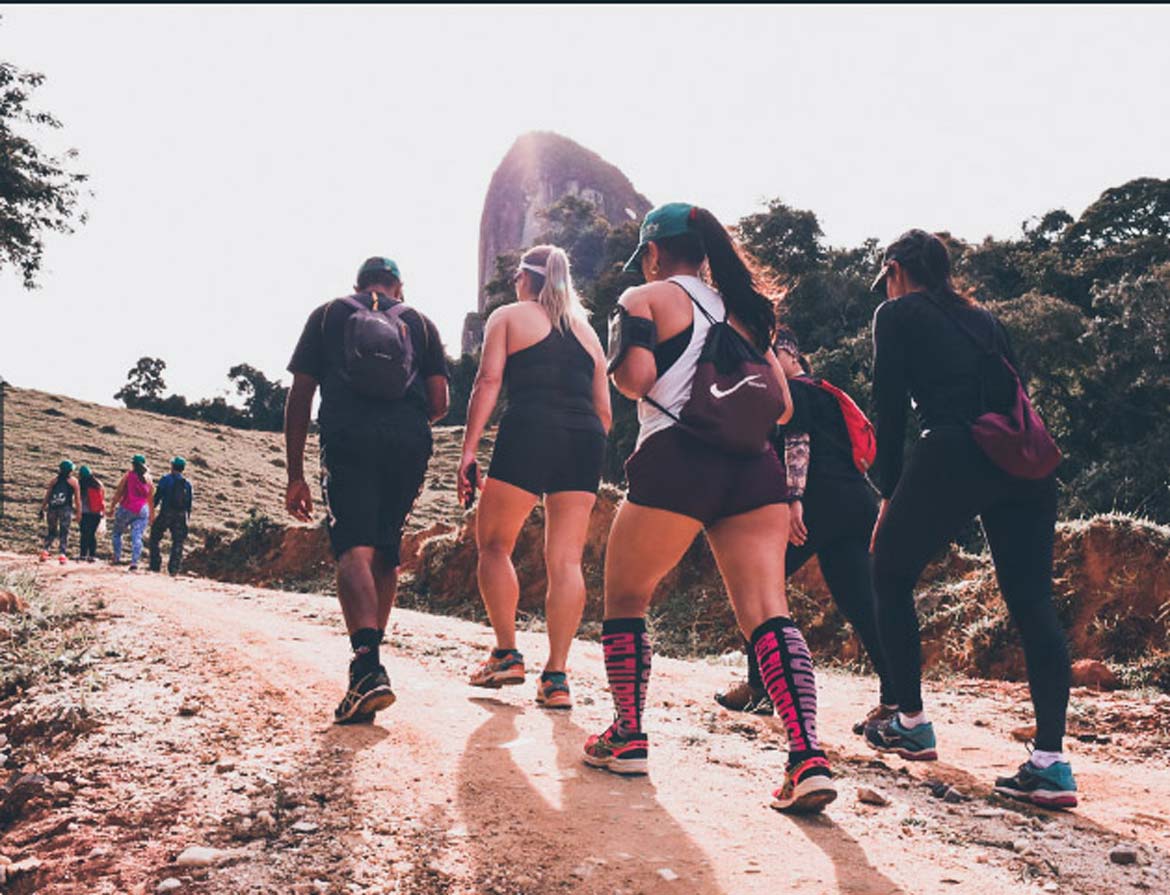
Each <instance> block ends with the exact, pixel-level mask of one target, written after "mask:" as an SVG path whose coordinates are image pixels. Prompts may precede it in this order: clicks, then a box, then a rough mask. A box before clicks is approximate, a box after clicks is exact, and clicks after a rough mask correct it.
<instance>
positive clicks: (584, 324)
mask: <svg viewBox="0 0 1170 895" xmlns="http://www.w3.org/2000/svg"><path fill="white" fill-rule="evenodd" d="M512 281H513V283H514V284H515V287H516V303H515V304H512V305H506V306H505V307H502V308H498V309H496V310H495V311H494V312H493V313H492V315H491V317H489V318H488V322H487V328H486V329H485V331H484V343H483V355H482V357H481V359H480V362H479V372H478V373H477V374H476V377H475V386H474V388H473V389H472V392H471V402H470V404H469V405H468V409H467V427H466V429H465V430H464V434H463V457H462V460H461V461H460V464H459V497H460V499H461V500H462V501H463V502H465V503H467V502H469V498H470V497H471V496H472V492H473V489H474V487H475V486H476V485H478V478H477V477H478V472H477V468H478V467H476V465H475V453H476V450H477V448H478V447H479V440H480V438H481V436H482V435H483V430H484V427H485V426H486V425H487V422H488V418H489V417H490V416H491V413H492V410H493V409H494V408H495V406H496V399H497V398H498V397H499V394H500V387H501V385H503V386H506V388H507V395H508V407H507V410H506V411H505V412H504V417H503V419H502V420H501V421H500V428H499V432H498V434H497V435H496V444H495V450H494V451H493V452H492V462H491V467H490V468H489V470H488V478H487V482H486V484H485V485H484V488H483V498H482V500H481V501H480V507H479V514H478V516H477V517H476V526H475V541H476V547H477V549H478V551H479V562H478V566H477V576H478V579H479V591H480V594H481V595H482V596H483V601H484V605H485V606H486V607H487V611H488V617H489V618H490V619H491V622H492V627H493V628H494V629H495V633H496V648H495V649H494V650H492V653H491V655H490V656H489V657H488V658H487V661H485V662H484V663H483V665H482V666H481V667H480V668H479V669H478V670H477V671H476V672H475V673H474V674H473V675H472V676H471V684H473V685H474V686H477V687H490V688H497V687H500V686H503V685H506V684H522V683H524V657H523V656H522V655H521V654H520V651H519V650H518V649H516V607H517V604H518V603H519V600H520V586H519V582H518V581H517V580H516V569H515V567H514V566H513V565H512V551H513V550H514V549H515V547H516V538H517V537H518V536H519V535H520V529H521V528H522V527H523V525H524V521H525V520H526V519H527V518H528V515H529V513H531V512H532V508H533V507H534V506H535V505H536V502H537V501H538V500H540V499H541V498H542V497H543V498H544V511H545V522H544V525H545V531H544V560H545V569H546V570H547V575H548V591H547V595H546V597H545V617H546V620H547V624H548V640H549V654H548V661H547V662H546V663H545V666H544V671H543V672H542V673H541V675H540V680H539V681H538V682H537V688H536V702H537V704H539V705H542V706H544V707H546V708H570V707H571V706H572V698H571V697H570V695H569V683H568V678H567V672H566V663H567V662H568V657H569V647H570V646H571V645H572V643H573V637H574V636H575V635H576V633H577V627H578V625H580V623H581V613H582V612H583V611H584V609H585V576H584V575H583V573H582V571H581V555H582V553H583V552H584V550H585V536H586V534H587V533H588V529H589V515H590V513H591V512H592V510H593V504H594V502H595V501H596V499H597V487H598V485H599V484H600V482H601V466H602V463H603V462H604V460H605V436H606V433H607V432H608V431H609V426H610V423H611V421H612V414H611V411H610V406H609V382H608V380H607V379H606V375H605V352H604V351H603V350H602V348H601V341H600V340H599V339H598V338H597V334H596V333H595V332H594V331H593V327H591V326H590V325H589V319H588V317H587V316H586V315H585V312H584V310H583V309H582V308H581V304H580V301H579V300H578V298H577V294H576V292H575V291H574V290H573V281H572V278H571V276H570V272H569V258H568V256H567V255H566V254H565V252H564V250H563V249H559V248H557V247H556V246H549V245H543V246H536V247H534V248H531V249H529V250H528V251H527V252H525V253H524V255H523V256H522V257H521V259H520V266H519V267H518V268H517V270H516V273H515V274H514V276H513V278H512ZM473 479H474V481H473Z"/></svg>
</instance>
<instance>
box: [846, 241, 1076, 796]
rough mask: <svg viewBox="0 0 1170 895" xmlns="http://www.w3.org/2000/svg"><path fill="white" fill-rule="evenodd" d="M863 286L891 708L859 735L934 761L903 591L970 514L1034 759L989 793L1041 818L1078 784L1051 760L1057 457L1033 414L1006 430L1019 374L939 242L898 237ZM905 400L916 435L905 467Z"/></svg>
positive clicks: (1057, 702) (1061, 708)
mask: <svg viewBox="0 0 1170 895" xmlns="http://www.w3.org/2000/svg"><path fill="white" fill-rule="evenodd" d="M874 289H875V291H882V292H883V293H884V295H885V296H886V301H884V302H883V303H882V304H881V305H880V306H879V307H878V309H877V312H876V313H875V314H874V318H873V335H874V367H873V375H874V382H873V389H874V402H875V405H876V407H877V433H878V445H877V463H876V465H875V467H874V471H875V472H876V474H877V483H878V486H879V488H880V489H881V494H882V501H881V507H880V510H879V513H878V520H877V524H876V526H875V528H874V532H873V551H874V556H873V568H874V588H875V590H876V592H877V600H878V605H877V615H878V623H879V626H880V632H881V640H882V647H883V650H884V652H885V655H886V658H887V661H888V662H889V666H890V673H891V677H892V679H893V683H894V690H895V693H894V695H895V697H896V699H897V702H898V705H899V711H898V713H897V715H896V716H895V717H893V718H889V719H887V720H884V721H881V722H878V723H877V724H876V725H873V726H871V727H869V728H868V729H867V731H866V738H867V739H868V740H869V742H870V744H871V745H872V746H874V747H875V748H877V749H879V750H881V751H883V752H894V753H896V754H898V755H900V756H902V757H903V758H907V759H911V760H932V759H935V758H937V755H938V753H937V751H936V747H935V736H934V728H933V726H932V725H931V723H930V722H929V721H928V720H927V717H926V713H925V711H924V709H923V704H922V685H921V666H922V647H921V641H920V637H919V631H918V617H917V615H916V613H915V609H914V588H915V585H916V584H917V582H918V578H919V576H920V575H921V574H922V570H923V568H924V567H925V566H926V563H927V561H928V560H929V559H930V558H931V557H932V556H934V555H935V554H937V553H938V552H939V551H940V550H941V549H942V548H943V547H945V546H946V545H947V543H948V542H950V541H951V540H952V539H953V538H954V537H955V536H956V535H958V534H959V532H960V531H961V530H962V529H963V528H964V526H966V525H968V524H969V523H970V522H971V520H972V519H973V518H974V517H975V516H978V517H979V518H980V520H981V521H982V523H983V531H984V534H985V535H986V536H987V545H988V547H990V548H991V558H992V561H993V563H994V564H995V573H996V578H997V580H998V581H999V588H1000V592H1001V593H1002V594H1003V599H1004V602H1005V603H1006V604H1007V607H1008V611H1009V612H1010V613H1011V616H1012V619H1013V620H1014V621H1015V623H1016V627H1017V628H1018V629H1019V632H1020V638H1021V640H1022V641H1023V646H1024V656H1025V658H1026V660H1027V666H1028V683H1029V686H1030V688H1031V694H1032V704H1033V706H1034V708H1035V711H1036V743H1035V745H1036V748H1035V751H1033V752H1032V754H1031V757H1030V758H1029V760H1028V761H1027V762H1025V763H1024V764H1023V765H1021V767H1020V769H1019V771H1018V772H1017V773H1016V774H1015V775H1014V776H1012V777H1001V778H999V779H998V780H997V782H996V787H995V788H996V790H997V791H998V792H1000V793H1002V794H1004V795H1007V796H1011V797H1014V798H1019V799H1023V800H1026V801H1030V802H1034V803H1035V804H1037V805H1043V806H1045V807H1049V808H1070V807H1073V806H1075V805H1076V803H1077V794H1076V789H1077V787H1076V782H1075V781H1074V779H1073V774H1072V768H1071V767H1070V765H1069V763H1068V761H1067V760H1066V759H1065V756H1064V754H1063V752H1062V751H1061V749H1062V744H1063V743H1062V741H1063V738H1064V733H1065V714H1066V710H1067V707H1068V692H1069V676H1070V671H1069V655H1068V646H1067V644H1066V642H1065V636H1064V631H1063V629H1062V627H1061V623H1060V618H1059V616H1058V615H1057V613H1056V609H1055V607H1054V606H1053V603H1052V551H1053V539H1054V529H1055V525H1056V479H1055V478H1054V476H1053V475H1052V470H1053V469H1054V468H1055V464H1056V462H1058V460H1059V454H1058V453H1054V450H1055V448H1054V446H1052V445H1051V443H1050V440H1048V437H1047V433H1046V432H1045V431H1044V427H1043V424H1042V423H1041V422H1040V421H1039V418H1038V417H1036V418H1034V419H1032V420H1030V422H1029V426H1028V427H1027V428H1026V429H1025V428H1023V427H1022V426H1016V425H1014V424H1013V425H1008V424H1007V423H1008V421H1009V420H1010V419H1011V417H1010V414H1013V413H1018V412H1023V411H1024V410H1025V409H1030V405H1028V402H1027V398H1026V395H1025V393H1024V392H1023V389H1022V386H1021V384H1020V380H1019V378H1018V376H1017V373H1016V371H1017V370H1019V364H1018V363H1017V362H1016V358H1015V355H1014V354H1013V353H1012V349H1011V345H1010V343H1009V341H1008V336H1007V332H1006V331H1005V330H1004V328H1003V326H1002V325H1001V324H1000V323H999V321H998V320H996V318H995V317H994V316H992V315H991V314H990V313H989V312H988V311H987V310H986V309H984V308H981V307H980V306H979V305H978V304H977V303H976V301H975V300H974V299H973V298H971V297H970V296H969V295H967V294H965V293H963V292H960V291H959V290H958V289H957V288H956V287H955V285H954V283H953V282H952V279H951V262H950V257H949V256H948V254H947V248H946V246H945V245H944V244H943V242H942V240H941V239H939V238H938V237H937V236H934V235H932V234H930V233H926V232H924V231H922V230H910V231H908V232H906V233H904V234H903V235H902V236H900V237H899V238H898V239H897V240H896V241H895V242H894V243H892V244H891V245H890V247H889V248H887V249H886V252H885V256H884V259H883V262H882V268H881V271H880V273H879V275H878V277H877V279H876V280H875V281H874ZM1009 365H1010V366H1009ZM911 400H912V401H913V402H914V406H915V408H916V409H917V413H918V418H919V422H920V424H921V428H922V437H920V438H918V439H916V440H915V442H914V447H913V450H912V451H911V452H910V455H909V460H908V461H907V462H906V465H905V469H903V452H904V446H905V438H906V412H907V410H908V408H909V405H910V401H911ZM1017 422H1019V421H1018V420H1017ZM1013 432H1016V433H1023V436H1022V438H1021V437H1020V436H1019V435H1017V434H1013Z"/></svg>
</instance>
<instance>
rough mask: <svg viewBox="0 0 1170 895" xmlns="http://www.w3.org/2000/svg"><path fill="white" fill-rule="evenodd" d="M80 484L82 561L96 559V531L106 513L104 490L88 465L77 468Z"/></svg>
mask: <svg viewBox="0 0 1170 895" xmlns="http://www.w3.org/2000/svg"><path fill="white" fill-rule="evenodd" d="M78 476H79V482H78V483H79V485H80V486H81V555H80V557H79V559H81V561H82V562H94V561H95V560H96V559H97V532H98V528H100V527H101V524H102V519H103V518H105V514H106V490H105V488H104V487H102V483H101V480H100V479H99V478H98V477H97V476H95V475H94V474H93V473H92V472H90V469H89V467H88V466H82V467H81V469H79V470H78Z"/></svg>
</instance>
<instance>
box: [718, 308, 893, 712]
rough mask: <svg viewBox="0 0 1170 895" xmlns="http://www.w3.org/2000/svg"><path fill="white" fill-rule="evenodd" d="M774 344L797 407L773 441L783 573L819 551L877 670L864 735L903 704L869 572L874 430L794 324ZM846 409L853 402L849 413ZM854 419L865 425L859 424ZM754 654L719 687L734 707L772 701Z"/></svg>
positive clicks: (833, 590) (752, 708)
mask: <svg viewBox="0 0 1170 895" xmlns="http://www.w3.org/2000/svg"><path fill="white" fill-rule="evenodd" d="M772 350H773V351H775V353H776V357H777V359H778V360H779V361H780V366H781V367H783V368H784V373H785V375H786V376H788V388H789V390H790V391H791V393H792V406H793V413H792V419H790V420H789V421H788V423H787V424H785V425H784V426H783V427H781V428H779V429H778V430H777V433H776V435H775V436H774V438H773V442H772V444H773V446H774V447H775V448H776V451H777V452H778V453H783V454H784V455H785V469H786V471H787V474H788V488H789V493H790V496H791V498H792V502H791V504H790V512H791V526H790V529H789V537H788V548H787V550H786V552H785V556H784V573H785V575H786V576H788V577H789V578H791V577H792V576H793V575H794V574H796V572H797V571H798V570H799V569H800V568H801V567H803V566H804V564H805V563H807V562H808V561H809V560H810V559H812V558H813V557H816V559H817V561H818V564H819V566H820V570H821V576H822V577H823V578H824V579H825V585H826V586H827V587H828V589H829V593H830V595H831V596H832V598H833V602H834V604H836V606H837V608H838V609H839V610H840V611H841V614H842V615H844V616H845V618H846V619H847V620H848V621H849V624H850V625H852V627H853V631H854V633H855V634H856V635H857V637H858V639H860V640H861V644H862V646H863V647H864V648H865V652H866V654H867V655H868V656H869V659H870V662H871V663H872V664H873V666H874V668H875V669H876V670H877V674H878V679H879V681H880V682H881V694H880V697H879V701H878V704H877V706H876V707H875V708H874V709H873V710H872V711H871V712H870V713H869V715H868V716H867V717H866V718H865V720H864V721H860V722H858V723H857V724H855V725H854V726H853V732H854V733H856V734H862V733H864V731H865V725H866V724H867V723H872V722H873V721H876V720H879V719H882V718H887V717H889V716H890V715H892V714H893V713H894V711H896V710H897V707H898V706H897V703H896V701H895V699H896V697H895V696H894V690H893V682H892V680H891V679H890V674H889V671H888V668H887V665H886V661H885V658H884V657H883V655H882V650H881V640H880V639H879V637H878V631H877V618H876V617H875V613H874V596H873V579H872V577H871V575H870V557H869V539H870V536H871V535H872V534H873V523H874V520H875V519H876V518H877V499H876V497H875V495H874V489H873V486H872V485H870V484H869V481H868V479H866V477H865V470H866V469H867V468H868V466H869V463H870V462H871V461H872V460H873V456H872V450H873V446H874V441H873V429H872V427H870V425H869V421H868V420H866V419H865V417H864V415H863V414H862V413H861V411H860V410H858V409H857V407H856V405H855V404H853V402H852V400H851V399H849V398H848V396H844V393H838V392H837V391H836V390H835V389H834V388H833V386H831V385H829V384H828V383H826V382H824V381H823V380H820V379H816V378H815V377H813V376H812V375H811V369H810V368H809V367H808V361H807V360H806V359H805V358H804V355H802V354H801V353H800V348H799V347H798V345H797V342H796V337H795V336H794V335H793V334H792V332H791V331H790V330H788V329H785V328H781V329H780V330H779V331H778V332H777V335H776V338H775V340H774V341H773V342H772ZM845 408H849V412H850V418H849V419H847V418H846V413H845ZM854 420H855V421H856V425H857V426H858V427H859V429H860V431H854V429H853V427H852V425H851V424H852V423H853V421H854ZM860 442H864V443H865V444H864V446H863V445H861V444H860ZM859 455H860V456H859ZM747 653H748V680H747V682H746V683H741V684H737V685H735V686H733V687H732V688H730V689H729V690H728V691H726V692H724V693H719V694H716V696H715V699H716V701H717V702H718V703H719V704H720V705H722V706H724V707H725V708H728V709H731V710H733V711H742V712H753V713H755V714H761V715H770V714H772V711H773V706H772V700H771V698H770V697H769V696H768V691H767V689H766V688H765V687H764V681H763V678H762V677H761V675H760V665H759V662H758V661H757V660H756V657H755V654H754V652H753V651H752V650H751V649H748V651H747Z"/></svg>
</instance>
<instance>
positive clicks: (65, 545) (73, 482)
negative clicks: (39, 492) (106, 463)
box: [37, 460, 81, 565]
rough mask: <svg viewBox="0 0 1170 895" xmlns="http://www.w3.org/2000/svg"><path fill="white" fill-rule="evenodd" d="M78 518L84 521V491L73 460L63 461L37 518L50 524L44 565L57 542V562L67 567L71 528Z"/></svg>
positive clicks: (47, 491) (50, 483) (43, 553)
mask: <svg viewBox="0 0 1170 895" xmlns="http://www.w3.org/2000/svg"><path fill="white" fill-rule="evenodd" d="M74 516H77V517H78V519H80V518H81V491H80V489H79V488H78V486H77V479H75V478H74V477H73V461H72V460H62V461H61V464H60V465H59V466H58V467H57V474H56V475H55V476H53V480H52V481H51V482H49V487H48V488H46V489H45V499H44V500H43V501H41V509H40V512H39V513H38V514H37V518H39V519H47V521H48V530H47V531H46V532H45V543H44V546H43V547H42V548H41V557H40V558H41V562H44V561H45V560H47V559H48V558H49V551H50V550H52V549H53V542H54V541H56V542H57V561H58V562H59V563H61V564H62V565H64V564H65V562H66V561H67V559H68V555H69V528H70V526H71V525H72V524H73V517H74Z"/></svg>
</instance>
